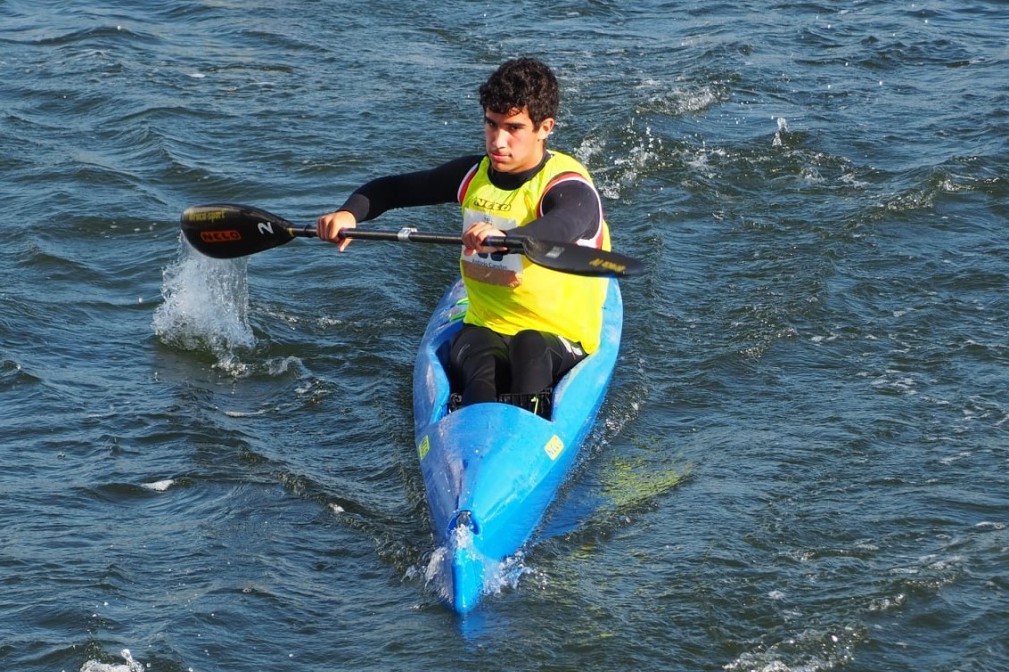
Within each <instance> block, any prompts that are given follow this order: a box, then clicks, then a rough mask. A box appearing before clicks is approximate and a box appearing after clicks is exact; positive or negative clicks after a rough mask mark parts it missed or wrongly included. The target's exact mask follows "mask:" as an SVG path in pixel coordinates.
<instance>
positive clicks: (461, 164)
mask: <svg viewBox="0 0 1009 672" xmlns="http://www.w3.org/2000/svg"><path fill="white" fill-rule="evenodd" d="M480 158H481V157H480V155H473V156H464V157H461V158H459V159H454V160H452V161H449V162H447V163H443V164H442V165H440V166H438V167H437V168H432V169H431V170H421V171H417V172H414V173H404V174H402V175H389V176H387V177H380V178H378V179H376V180H372V181H371V182H368V183H367V184H365V185H364V186H362V187H360V188H359V189H357V190H356V191H355V192H354V193H353V194H351V195H350V197H349V198H348V199H347V200H346V202H345V203H344V204H343V205H341V206H340V208H339V210H346V211H348V212H350V213H351V214H352V215H354V218H355V219H356V220H357V221H358V222H365V221H368V220H369V219H375V218H376V217H378V216H379V215H381V214H382V213H383V212H385V211H387V210H393V209H395V208H409V207H413V206H419V205H437V204H439V203H454V202H456V199H457V197H458V192H459V185H460V184H462V180H463V178H464V177H466V173H467V172H469V169H470V168H472V167H473V166H474V164H476V163H478V162H479V161H480Z"/></svg>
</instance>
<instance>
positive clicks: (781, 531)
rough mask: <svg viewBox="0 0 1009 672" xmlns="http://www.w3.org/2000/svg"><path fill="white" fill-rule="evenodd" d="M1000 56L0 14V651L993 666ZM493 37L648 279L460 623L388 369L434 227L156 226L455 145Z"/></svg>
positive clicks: (178, 665)
mask: <svg viewBox="0 0 1009 672" xmlns="http://www.w3.org/2000/svg"><path fill="white" fill-rule="evenodd" d="M1007 35H1009V7H1007V6H1006V5H1005V4H1004V3H1002V2H997V1H995V0H978V1H974V2H958V3H951V2H939V1H938V0H934V1H925V2H914V3H870V2H858V1H845V2H834V3H825V2H820V3H811V2H800V3H790V4H782V3H770V4H768V3H757V2H743V3H739V2H735V3H721V2H703V3H702V2H685V3H668V2H637V3H614V2H561V3H559V4H557V3H555V4H553V5H543V4H541V3H531V2H520V3H514V4H513V5H510V6H508V7H504V6H501V5H490V4H485V3H464V4H462V5H459V6H453V7H452V8H451V10H449V9H447V8H446V7H445V6H443V5H442V4H438V3H432V2H426V1H424V2H411V3H407V2H394V3H378V4H374V3H373V4H372V5H362V4H360V3H349V2H325V3H295V4H294V5H291V4H290V3H288V4H287V5H284V4H282V3H281V4H280V5H278V4H277V3H261V2H242V3H239V2H192V1H184V2H174V3H169V4H168V5H166V6H163V7H162V6H158V7H155V6H153V5H151V4H150V3H141V2H127V1H125V0H123V1H120V2H112V3H105V5H103V6H101V7H90V8H82V7H81V3H71V2H66V1H55V0H54V1H49V2H27V1H25V0H7V1H6V2H3V3H0V68H2V72H3V77H2V80H0V147H2V151H0V171H2V174H3V180H2V182H3V186H2V187H0V193H2V199H0V200H2V203H3V204H4V211H3V214H4V217H3V221H2V224H0V230H2V231H3V234H4V239H5V240H4V244H3V245H2V246H0V407H2V409H3V413H2V417H0V455H2V456H3V463H4V465H5V469H4V472H3V475H2V476H0V542H2V544H0V585H2V590H0V668H2V669H6V670H73V671H77V670H80V671H82V672H134V671H138V670H196V671H199V670H229V671H235V670H272V669H290V670H362V669H375V670H379V669H381V670H393V669H395V670H427V669H443V670H495V669H514V670H575V669H579V670H582V669H599V670H625V669H626V670H631V669H633V670H728V671H744V670H745V671H749V670H760V671H774V672H779V671H786V670H793V671H799V670H802V671H811V670H815V671H821V670H838V669H850V670H915V671H918V670H937V671H938V670H962V671H968V670H969V671H988V670H999V669H1009V664H1007V663H1006V660H1007V658H1009V645H1007V641H1009V640H1007V638H1006V632H1009V598H1007V590H1009V579H1007V576H1009V560H1007V557H1009V532H1007V528H1006V525H1007V523H1009V488H1007V478H1006V469H1007V466H1009V448H1007V443H1009V404H1007V401H1006V400H1007V399H1009V376H1007V372H1009V369H1007V363H1009V336H1007V324H1009V294H1007V291H1006V290H1007V288H1009V243H1007V238H1006V234H1005V231H1004V230H1005V225H1006V220H1007V216H1009V182H1007V176H1006V166H1007V165H1009V148H1007V138H1009V93H1007V88H1006V81H1007V80H1006V74H1005V73H1006V72H1007V67H1009V62H1007V61H1009V38H1007V37H1006V36H1007ZM519 54H535V55H539V56H541V57H542V58H544V59H545V60H547V61H548V62H550V63H551V64H552V65H554V66H555V67H556V69H557V71H558V74H559V75H560V78H561V80H562V83H563V89H564V110H563V112H562V115H561V119H560V120H559V121H560V123H559V128H558V132H557V133H555V136H554V137H555V144H556V145H557V146H558V147H559V148H562V149H566V150H568V151H571V152H573V153H575V154H576V155H577V156H579V157H580V158H581V159H582V160H583V161H584V162H585V163H586V164H587V165H588V166H589V168H590V169H591V170H592V172H593V173H594V175H595V177H596V179H597V182H598V184H599V186H600V188H601V191H602V192H603V194H604V196H605V201H606V202H605V205H606V208H607V211H608V217H609V219H610V221H611V226H612V229H613V234H614V241H615V245H616V247H617V249H619V250H620V251H622V252H625V253H627V254H631V255H635V256H639V257H642V258H644V259H645V260H647V262H648V265H649V272H648V274H647V275H646V276H645V277H642V278H637V279H634V280H630V281H626V282H624V284H623V291H624V300H625V309H626V325H625V342H624V349H623V354H622V359H621V363H620V368H619V370H618V372H617V375H616V377H615V380H614V383H613V387H612V389H611V393H610V396H609V401H608V402H607V405H606V407H605V408H604V411H603V414H602V418H601V421H600V424H599V427H598V429H597V431H596V432H595V434H594V435H593V437H592V439H591V441H590V443H589V445H587V446H586V449H585V451H584V459H583V460H582V461H581V463H580V465H579V468H578V470H577V472H576V473H575V475H574V477H573V479H572V480H571V482H570V483H569V484H568V486H567V487H566V489H565V490H564V492H563V496H562V498H561V500H560V501H559V502H558V503H557V505H556V507H555V508H554V509H553V512H552V515H551V517H550V519H549V520H548V521H547V522H546V524H545V526H544V529H543V530H542V531H541V533H540V534H539V535H538V537H537V543H535V544H533V545H532V546H531V547H530V548H528V549H527V550H526V553H525V554H524V556H523V557H522V558H520V559H518V561H517V562H518V563H520V564H519V565H518V569H519V570H520V571H518V572H517V573H516V574H517V575H518V578H517V579H513V580H510V581H505V582H504V583H503V585H502V586H501V589H500V591H499V593H498V594H495V595H492V596H489V597H488V598H487V599H486V601H485V602H484V604H483V605H482V607H481V608H480V609H479V610H478V611H477V612H476V613H475V614H474V615H473V616H472V617H470V618H467V619H465V620H462V621H461V620H459V619H458V618H456V617H455V616H453V615H451V614H449V613H447V612H446V611H445V610H444V609H443V608H442V607H441V606H440V605H439V604H438V602H437V599H436V597H435V595H434V594H433V592H432V589H431V587H430V586H429V585H428V584H427V582H426V580H425V572H426V568H427V566H428V563H429V561H430V559H431V556H432V553H434V552H435V550H436V549H435V548H434V547H433V542H432V538H431V535H430V530H429V528H428V522H427V511H426V505H425V502H424V493H423V485H422V483H421V480H420V476H419V469H418V468H417V464H416V458H415V455H414V451H413V447H412V443H413V439H412V420H411V417H410V414H411V405H410V390H409V379H410V372H411V368H412V363H413V355H414V352H415V349H416V347H417V343H418V340H419V338H420V334H421V333H422V331H423V327H424V324H425V322H426V319H427V315H428V313H429V311H430V310H431V308H432V307H433V306H434V303H435V301H436V299H437V298H438V296H439V295H440V293H441V291H442V290H443V289H444V287H445V286H446V285H447V284H448V283H449V282H450V281H451V280H452V278H453V277H454V274H455V268H454V263H453V251H452V250H446V249H433V248H430V247H423V246H419V245H416V246H415V245H401V246H397V245H396V244H389V243H371V242H364V241H361V242H358V243H355V244H354V246H353V247H352V248H351V251H350V252H349V253H347V254H344V255H337V254H336V253H335V250H334V249H333V248H331V247H328V246H325V245H322V244H321V243H318V242H314V241H298V242H294V243H291V244H290V245H289V246H287V247H284V248H281V249H277V250H272V251H270V252H266V253H262V254H260V255H256V256H255V257H252V258H249V259H247V260H242V261H238V262H221V261H213V260H209V259H206V258H202V257H199V256H197V255H196V254H195V253H193V252H192V251H190V250H189V249H188V248H187V247H186V246H185V245H184V244H183V243H182V242H181V241H180V239H179V230H178V216H179V213H181V211H182V210H183V209H184V208H185V207H187V206H188V205H192V204H195V203H200V202H207V201H215V200H216V201H220V200H225V201H236V202H246V203H251V204H254V205H258V206H259V207H263V208H266V209H268V210H271V211H274V212H277V213H278V214H281V215H283V216H285V217H287V218H289V219H292V220H294V221H306V222H307V221H311V220H312V219H313V218H314V217H316V216H317V215H318V214H320V213H322V212H324V211H326V210H328V209H331V208H333V207H335V206H336V205H338V204H339V203H340V202H342V200H343V198H344V197H345V196H346V194H347V193H348V192H349V190H351V189H353V188H354V187H355V186H357V185H358V184H359V183H361V182H362V181H364V180H366V179H368V178H370V177H372V176H376V175H379V174H384V173H386V172H391V171H399V170H407V169H411V168H414V167H419V166H428V165H432V164H433V163H434V162H436V161H441V160H443V159H446V158H450V157H453V156H455V155H458V154H460V153H463V152H470V151H479V148H480V146H481V125H480V110H479V109H478V108H477V103H476V94H475V90H476V87H477V86H478V85H479V83H480V82H481V81H483V79H484V78H485V77H486V76H487V75H488V74H489V72H490V71H491V70H493V68H494V67H496V66H497V64H498V63H499V62H500V61H502V60H503V59H505V58H508V57H511V56H515V55H519ZM455 217H456V213H455V211H454V210H453V209H452V208H450V207H447V206H446V207H445V208H433V209H427V210H416V211H409V212H399V213H389V214H387V215H386V216H385V217H384V218H383V220H382V223H383V224H384V225H386V226H388V227H389V228H398V227H399V226H402V225H411V226H416V227H418V228H423V229H428V230H440V231H453V230H455V227H456V226H457V224H456V221H455Z"/></svg>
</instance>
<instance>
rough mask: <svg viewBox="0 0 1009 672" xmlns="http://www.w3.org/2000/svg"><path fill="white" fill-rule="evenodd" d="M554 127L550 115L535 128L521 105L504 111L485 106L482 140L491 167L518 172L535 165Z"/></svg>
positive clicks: (527, 112) (541, 155) (503, 171)
mask: <svg viewBox="0 0 1009 672" xmlns="http://www.w3.org/2000/svg"><path fill="white" fill-rule="evenodd" d="M553 128H554V120H553V119H544V120H543V123H542V124H540V126H539V128H534V126H533V120H532V119H530V118H529V110H528V109H527V108H524V107H523V108H522V109H521V110H518V109H513V110H511V111H509V112H508V113H507V114H502V113H500V112H492V111H490V110H484V140H485V145H486V149H487V156H488V157H490V160H491V165H492V166H493V167H494V170H497V171H499V172H502V173H520V172H522V171H524V170H528V169H530V168H534V167H535V166H536V165H537V164H539V162H540V160H541V159H542V158H543V152H544V151H545V147H546V139H547V137H548V136H549V135H550V131H552V130H553Z"/></svg>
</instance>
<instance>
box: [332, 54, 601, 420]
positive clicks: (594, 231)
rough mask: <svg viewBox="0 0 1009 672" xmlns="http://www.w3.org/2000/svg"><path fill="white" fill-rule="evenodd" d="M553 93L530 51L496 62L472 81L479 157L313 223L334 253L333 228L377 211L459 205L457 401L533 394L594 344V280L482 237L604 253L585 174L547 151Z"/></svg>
mask: <svg viewBox="0 0 1009 672" xmlns="http://www.w3.org/2000/svg"><path fill="white" fill-rule="evenodd" d="M559 101H560V95H559V88H558V85H557V79H556V78H555V77H554V74H553V72H552V71H551V70H550V68H548V67H547V66H546V65H544V64H543V63H541V62H540V61H538V60H536V59H532V58H519V59H515V60H511V61H507V62H506V63H504V64H503V65H501V67H500V68H498V70H497V71H496V72H494V74H492V75H491V76H490V78H489V79H488V80H487V81H486V82H485V83H484V84H483V85H482V86H481V87H480V104H481V106H482V107H483V113H484V136H485V149H486V154H483V155H480V154H477V155H472V156H464V157H461V158H459V159H455V160H452V161H449V162H448V163H444V164H442V165H440V166H438V167H436V168H433V169H431V170H425V171H420V172H416V173H407V174H403V175H393V176H389V177H383V178H379V179H377V180H373V181H371V182H369V183H367V184H365V185H364V186H362V187H361V188H359V189H358V190H357V191H355V192H354V193H353V194H351V196H350V197H349V198H348V199H347V201H346V202H345V203H344V204H343V206H341V207H340V209H339V210H337V211H336V212H332V213H329V214H327V215H323V216H322V217H320V218H319V220H318V223H317V226H318V233H319V237H320V238H321V239H323V240H328V241H330V242H333V243H338V244H339V246H340V248H339V249H340V251H343V250H345V249H346V248H347V246H348V245H349V244H350V239H349V238H344V239H341V238H340V230H341V229H348V228H352V227H354V226H356V225H357V223H358V222H363V221H367V220H370V219H374V218H375V217H378V216H379V215H380V214H382V213H383V212H385V211H386V210H389V209H392V208H401V207H409V206H417V205H433V204H437V203H450V202H457V203H460V204H461V206H462V216H463V250H462V254H461V257H460V269H461V272H462V277H463V280H464V282H465V284H466V290H467V294H468V296H469V308H468V311H467V314H466V318H465V320H464V322H465V324H464V326H463V328H462V330H461V331H460V333H459V335H458V336H457V337H456V339H455V341H454V342H453V345H452V352H451V355H450V359H451V361H450V362H449V368H450V376H451V377H452V379H453V385H454V386H455V388H456V389H457V390H458V391H459V392H461V394H462V404H463V405H467V404H474V403H480V402H487V401H495V400H497V399H498V398H499V395H501V394H509V395H511V397H512V398H514V399H523V398H529V397H530V396H534V395H537V394H542V393H544V392H545V391H547V390H548V389H549V388H550V387H551V386H552V385H553V384H554V383H555V382H557V380H559V379H560V377H561V376H562V375H563V374H564V373H565V372H567V371H568V370H569V369H570V368H571V367H573V366H574V365H575V364H577V363H578V362H579V361H580V360H581V359H582V358H584V357H585V356H586V354H588V353H591V352H593V351H594V350H595V349H596V348H597V347H598V346H599V338H600V330H601V328H602V305H603V301H604V300H605V292H606V286H605V281H603V280H600V279H599V278H587V277H582V276H576V275H570V274H566V273H560V272H557V271H552V270H549V269H546V268H543V267H541V266H537V265H535V264H532V263H530V262H529V261H528V260H527V259H526V258H525V257H523V256H522V255H519V254H501V250H499V249H496V248H493V247H488V246H486V245H485V244H484V241H485V239H486V238H487V237H488V236H501V235H504V234H505V232H510V233H511V234H513V235H516V234H521V235H527V236H530V237H532V238H538V239H542V240H552V241H561V242H577V243H578V244H581V245H588V246H591V247H596V248H599V249H604V250H609V249H610V239H609V230H608V228H607V225H606V222H605V220H604V219H603V211H602V204H601V201H600V199H599V194H598V193H597V192H596V190H595V188H594V187H593V185H592V182H591V179H590V177H589V175H588V172H587V171H586V170H585V168H584V167H582V166H581V164H579V163H578V162H577V161H576V160H575V159H573V158H572V157H570V156H567V155H565V154H562V153H560V152H555V151H548V150H547V138H549V136H550V133H551V132H552V131H553V128H554V124H555V120H556V118H557V108H558V105H559Z"/></svg>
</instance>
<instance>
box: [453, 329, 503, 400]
mask: <svg viewBox="0 0 1009 672" xmlns="http://www.w3.org/2000/svg"><path fill="white" fill-rule="evenodd" d="M449 366H450V368H451V375H452V377H453V379H454V380H455V381H456V382H457V384H458V385H459V387H460V389H461V391H462V405H463V406H468V405H470V404H479V403H483V402H488V401H497V395H498V389H508V386H507V383H508V381H507V380H502V378H507V371H508V342H507V340H506V339H505V338H504V337H503V336H501V335H500V334H497V333H495V332H493V331H491V330H490V329H487V328H486V327H477V326H473V325H471V324H467V325H463V328H462V330H461V331H460V332H459V333H458V334H457V335H456V337H455V340H454V341H453V342H452V351H451V354H450V355H449ZM499 385H500V388H499Z"/></svg>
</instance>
